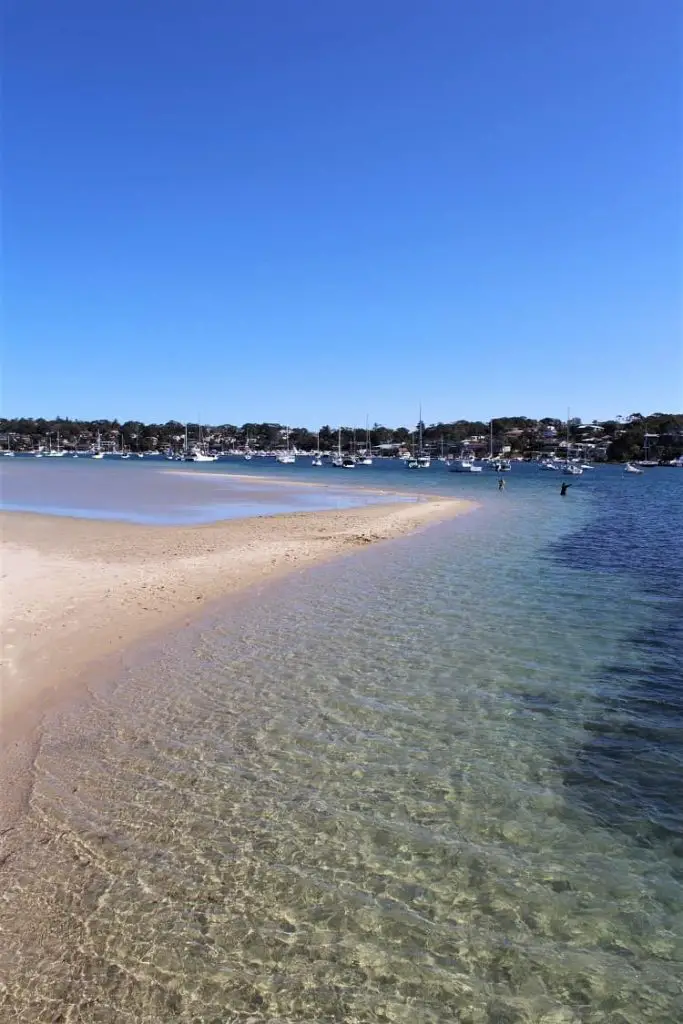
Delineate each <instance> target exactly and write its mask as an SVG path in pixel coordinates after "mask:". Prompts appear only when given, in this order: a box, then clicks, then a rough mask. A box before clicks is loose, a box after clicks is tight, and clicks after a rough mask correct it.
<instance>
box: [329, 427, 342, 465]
mask: <svg viewBox="0 0 683 1024" xmlns="http://www.w3.org/2000/svg"><path fill="white" fill-rule="evenodd" d="M332 465H333V466H334V467H335V469H342V467H343V465H344V459H343V458H342V449H341V427H339V429H338V431H337V454H336V455H334V456H333V458H332Z"/></svg>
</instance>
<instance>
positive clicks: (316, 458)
mask: <svg viewBox="0 0 683 1024" xmlns="http://www.w3.org/2000/svg"><path fill="white" fill-rule="evenodd" d="M317 438H318V446H317V448H316V450H315V455H314V456H313V458H312V459H311V465H312V466H322V464H323V460H322V459H321V458H320V431H318V434H317Z"/></svg>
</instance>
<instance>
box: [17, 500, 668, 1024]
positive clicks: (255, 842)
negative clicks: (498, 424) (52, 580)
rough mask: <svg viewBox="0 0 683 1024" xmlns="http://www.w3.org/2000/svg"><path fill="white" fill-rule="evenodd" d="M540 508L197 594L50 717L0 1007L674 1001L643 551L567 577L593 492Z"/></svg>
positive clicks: (605, 1016)
mask: <svg viewBox="0 0 683 1024" xmlns="http://www.w3.org/2000/svg"><path fill="white" fill-rule="evenodd" d="M553 498H554V501H553V503H552V504H551V503H550V499H548V500H547V502H546V503H544V502H545V499H544V497H543V496H541V497H539V498H538V500H537V501H536V502H535V504H534V505H533V506H529V505H526V504H524V503H522V502H520V504H517V501H516V499H515V500H511V501H510V502H509V503H508V504H507V505H506V506H505V508H503V509H502V508H501V506H500V505H497V506H495V507H491V508H488V507H487V508H484V509H483V510H482V511H481V513H478V514H477V515H476V516H474V515H473V516H470V517H467V518H466V519H463V520H461V521H458V522H454V523H451V524H448V525H445V526H442V527H440V528H438V529H437V530H432V531H430V532H429V533H427V534H425V535H423V536H422V537H420V538H412V539H410V540H408V541H404V542H399V543H396V544H394V545H392V547H391V548H390V549H389V548H385V549H381V548H380V549H376V550H368V551H364V552H363V553H362V554H360V555H356V556H353V557H352V558H350V559H346V560H344V561H342V562H340V563H338V564H336V565H333V566H327V567H323V568H320V569H316V570H314V571H313V572H310V573H308V574H305V575H300V576H297V577H293V578H291V579H289V580H286V581H283V582H282V583H279V584H277V585H276V586H275V587H273V588H271V589H269V590H264V591H263V592H261V593H258V592H257V593H255V594H253V595H252V596H251V597H250V598H249V599H248V600H244V601H242V602H241V603H240V606H239V607H234V606H232V607H226V608H225V609H218V610H216V611H215V612H214V613H212V615H211V616H210V617H208V618H207V619H206V620H205V622H204V623H203V624H202V625H201V626H200V627H199V628H197V629H196V630H194V631H188V632H186V633H184V634H183V635H182V636H180V637H178V638H176V640H175V641H174V642H173V643H168V644H166V645H164V646H163V647H162V648H155V649H152V650H150V651H149V652H148V653H147V654H146V656H144V657H142V656H141V657H140V659H139V660H138V661H136V662H134V663H133V664H132V665H131V666H130V667H129V669H128V670H127V672H126V673H125V675H123V676H122V677H121V678H119V679H117V680H116V681H115V682H114V683H113V684H112V685H103V686H100V687H98V688H97V689H95V690H94V691H93V696H92V699H91V700H90V701H89V703H88V706H87V708H86V709H85V710H83V711H81V712H80V713H79V715H77V716H76V715H72V714H67V713H64V715H63V716H62V719H61V721H57V722H54V723H46V727H45V735H44V739H43V743H42V748H41V753H40V756H39V758H38V760H37V764H36V782H35V788H34V792H33V797H32V811H31V818H30V821H29V824H28V828H29V829H30V833H29V834H27V836H26V841H25V847H24V854H23V855H22V856H19V854H17V855H16V856H15V857H13V858H12V859H11V860H10V862H9V864H8V865H7V868H10V870H9V873H8V874H7V883H8V884H7V887H6V889H5V892H4V896H3V904H4V908H5V909H4V910H2V911H0V920H1V921H2V924H3V928H4V939H5V942H4V945H3V949H4V952H3V954H2V958H3V959H2V962H1V963H2V967H3V968H5V970H4V974H5V977H6V978H7V979H9V980H8V981H7V982H6V986H7V987H6V990H5V1003H4V1007H5V1010H6V1011H7V1009H8V1008H9V1012H10V1014H13V1016H11V1018H10V1019H16V1020H17V1021H20V1022H28V1021H36V1022H43V1021H53V1020H57V1019H60V1018H59V1016H58V1015H59V1014H62V1018H61V1019H63V1020H68V1021H79V1022H84V1024H85V1022H88V1024H91V1022H94V1021H115V1022H119V1021H120V1022H128V1021H130V1022H133V1021H135V1022H141V1024H152V1022H155V1024H156V1022H162V1021H163V1022H178V1024H190V1022H193V1024H209V1022H211V1024H218V1022H219V1021H220V1022H222V1024H224V1022H226V1021H235V1022H237V1021H240V1022H245V1021H250V1022H252V1024H256V1022H259V1024H261V1022H276V1021H277V1022H304V1021H345V1022H346V1021H348V1022H358V1024H361V1022H362V1024H370V1022H389V1021H391V1022H406V1024H408V1022H411V1024H414V1022H450V1021H462V1022H465V1024H489V1022H490V1024H494V1022H495V1024H500V1022H505V1024H532V1022H533V1024H536V1022H545V1024H551V1022H552V1024H570V1022H571V1024H643V1022H651V1024H655V1022H656V1024H665V1022H667V1024H668V1022H671V1021H674V1020H677V1019H682V1018H683V1001H682V995H683V880H682V879H681V874H680V870H679V868H680V850H679V849H678V848H677V847H676V846H675V841H674V838H673V837H675V836H678V835H680V828H681V824H682V821H683V818H682V816H681V808H680V803H679V800H680V790H679V789H678V788H677V782H676V780H677V779H678V780H680V774H679V771H680V756H681V748H682V743H681V736H680V733H679V732H677V730H678V728H679V724H680V723H679V719H678V718H677V717H676V715H677V711H676V707H677V705H676V700H677V699H678V694H679V691H678V689H677V685H676V681H675V678H674V676H672V675H671V674H670V673H668V670H667V666H668V667H669V668H670V667H671V657H670V650H669V647H668V643H669V638H670V637H671V636H672V634H671V632H670V631H669V630H668V629H667V630H664V634H662V633H661V631H660V629H659V627H658V624H659V625H661V615H662V607H663V605H662V603H661V601H660V599H659V598H658V599H657V600H656V601H655V602H654V603H653V601H652V600H651V597H652V587H653V585H654V584H653V579H654V577H653V575H652V573H651V572H650V571H649V569H648V572H647V573H646V574H644V575H643V576H641V577H637V576H636V575H634V574H633V570H632V568H630V567H628V566H626V565H624V564H622V563H619V564H615V563H616V562H618V559H614V560H612V561H610V560H609V559H608V558H607V556H605V555H604V550H603V549H604V546H605V544H606V543H607V541H606V540H605V538H604V536H603V539H602V547H601V551H602V552H603V554H602V555H601V566H600V571H595V570H594V568H593V567H592V565H591V560H590V557H589V556H588V554H587V550H586V539H585V531H586V530H591V529H594V526H593V525H592V524H593V523H594V522H595V516H594V511H593V510H594V507H595V506H597V507H598V508H599V503H600V500H601V498H600V495H599V494H597V495H596V497H595V499H594V501H592V502H586V503H585V504H584V505H581V504H580V503H579V502H576V503H574V505H572V506H571V507H570V508H568V510H567V512H566V513H563V514H566V517H567V518H566V520H565V522H564V523H563V524H562V525H561V526H558V523H557V521H556V505H557V498H556V496H554V495H553ZM522 511H523V512H524V515H523V516H522V515H521V512H522ZM648 514H649V512H648ZM558 531H559V532H563V539H562V541H561V543H559V545H558V542H557V536H558ZM389 551H391V557H387V553H388V552H389ZM657 573H661V569H658V570H657ZM646 576H647V578H646ZM658 578H659V585H660V586H661V585H663V578H662V577H661V575H660V576H659V577H658ZM675 587H676V582H675V580H674V579H668V580H667V581H666V588H667V593H668V597H669V600H670V601H675V600H676V599H677V598H676V593H675ZM626 588H628V590H629V592H630V593H632V594H633V595H634V596H635V598H636V599H635V600H632V601H627V600H624V594H625V593H626ZM660 596H661V595H660ZM650 628H654V629H655V633H654V634H653V637H654V640H653V643H652V644H651V645H650V644H648V643H643V642H638V643H634V642H631V641H632V638H634V637H637V638H643V637H645V636H647V635H649V634H648V633H647V630H648V629H650ZM646 670H647V671H646ZM667 687H668V689H667ZM644 691H647V692H648V693H649V694H650V697H651V699H652V700H651V702H652V703H654V705H655V706H656V714H655V717H656V724H655V725H653V722H654V721H655V719H654V718H653V711H652V708H651V706H650V703H651V702H650V701H648V700H647V699H646V698H645V697H644V696H643V693H644ZM666 701H670V702H671V703H670V706H669V709H668V718H667V717H666V713H665V708H664V703H665V702H666ZM615 716H616V717H615ZM617 719H618V721H619V723H620V725H619V730H618V731H617V730H615V722H616V721H617ZM605 722H608V723H610V724H609V729H607V732H605V731H604V730H605V728H606V727H605V726H604V723H605ZM601 723H603V725H602V726H601ZM599 728H603V732H602V733H600V732H599ZM653 729H654V730H655V731H654V732H653V731H652V730H653ZM610 730H611V731H610ZM617 732H618V736H619V741H618V742H619V744H621V747H620V756H619V758H616V757H615V756H614V751H611V752H608V753H607V754H605V753H604V751H603V747H602V746H601V748H600V752H599V753H596V750H595V748H594V744H595V743H596V737H602V736H604V735H607V736H608V744H607V745H608V747H609V744H611V743H613V742H615V743H616V739H614V737H615V736H616V735H617ZM603 746H604V745H603ZM615 765H617V767H616V768H615ZM672 773H673V774H672ZM644 779H650V780H651V787H650V788H649V789H648V787H647V783H646V782H645V781H644ZM8 911H9V913H8ZM26 920H31V921H33V922H35V927H36V929H37V932H36V941H28V940H27V936H26V933H25V930H24V925H23V922H26ZM0 1006H2V1004H1V1003H0Z"/></svg>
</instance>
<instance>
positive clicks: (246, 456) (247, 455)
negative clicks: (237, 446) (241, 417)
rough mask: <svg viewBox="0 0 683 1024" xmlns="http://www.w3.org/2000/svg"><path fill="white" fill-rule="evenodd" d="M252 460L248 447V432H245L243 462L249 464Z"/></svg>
mask: <svg viewBox="0 0 683 1024" xmlns="http://www.w3.org/2000/svg"><path fill="white" fill-rule="evenodd" d="M252 459H253V455H252V454H251V449H250V447H249V431H247V440H246V443H245V445H244V461H245V462H251V460H252Z"/></svg>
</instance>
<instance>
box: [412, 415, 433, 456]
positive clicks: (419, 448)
mask: <svg viewBox="0 0 683 1024" xmlns="http://www.w3.org/2000/svg"><path fill="white" fill-rule="evenodd" d="M417 431H418V442H417V455H415V456H413V458H412V459H410V461H409V462H408V464H407V465H408V469H429V467H430V466H431V464H432V460H431V459H430V457H429V455H427V454H426V453H425V451H424V449H423V447H422V406H420V420H419V423H418V425H417Z"/></svg>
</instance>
